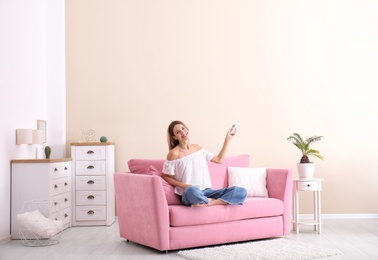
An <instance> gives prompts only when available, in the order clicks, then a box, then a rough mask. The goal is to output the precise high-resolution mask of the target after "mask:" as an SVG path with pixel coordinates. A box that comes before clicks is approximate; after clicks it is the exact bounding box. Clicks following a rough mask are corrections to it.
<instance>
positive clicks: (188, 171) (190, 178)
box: [163, 148, 214, 195]
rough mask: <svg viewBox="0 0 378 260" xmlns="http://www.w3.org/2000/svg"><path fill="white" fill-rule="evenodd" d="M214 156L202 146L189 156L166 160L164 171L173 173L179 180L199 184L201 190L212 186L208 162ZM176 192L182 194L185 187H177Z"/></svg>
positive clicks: (168, 173)
mask: <svg viewBox="0 0 378 260" xmlns="http://www.w3.org/2000/svg"><path fill="white" fill-rule="evenodd" d="M213 157H214V154H212V153H210V152H208V151H206V150H205V149H204V148H202V149H200V150H198V151H197V152H194V153H192V154H190V155H188V156H185V157H182V158H179V159H176V160H166V161H165V162H164V165H163V173H164V174H167V175H172V176H173V178H174V179H175V180H177V181H180V182H184V183H187V184H191V185H194V186H197V187H198V188H199V189H201V190H204V189H206V188H211V179H210V173H209V168H208V162H209V161H211V159H213ZM175 193H176V194H178V195H182V193H183V189H182V188H180V187H175Z"/></svg>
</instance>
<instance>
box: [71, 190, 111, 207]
mask: <svg viewBox="0 0 378 260" xmlns="http://www.w3.org/2000/svg"><path fill="white" fill-rule="evenodd" d="M105 204H106V192H105V191H77V192H76V205H105Z"/></svg>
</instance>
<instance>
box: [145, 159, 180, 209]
mask: <svg viewBox="0 0 378 260" xmlns="http://www.w3.org/2000/svg"><path fill="white" fill-rule="evenodd" d="M147 174H148V175H156V176H159V177H160V181H161V184H162V185H163V189H164V193H165V198H166V199H167V203H168V205H182V204H181V199H180V196H179V195H177V194H175V187H174V186H172V185H171V184H169V183H168V182H166V181H165V180H164V179H163V178H161V171H158V170H157V169H156V168H155V166H153V165H150V167H149V168H148V169H147Z"/></svg>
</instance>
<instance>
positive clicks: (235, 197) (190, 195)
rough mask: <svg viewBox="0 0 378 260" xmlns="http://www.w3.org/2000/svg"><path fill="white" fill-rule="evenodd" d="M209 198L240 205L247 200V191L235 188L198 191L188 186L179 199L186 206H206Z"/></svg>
mask: <svg viewBox="0 0 378 260" xmlns="http://www.w3.org/2000/svg"><path fill="white" fill-rule="evenodd" d="M209 198H212V199H220V200H223V201H224V202H227V203H228V204H241V205H242V204H243V203H244V201H245V199H246V198H247V191H246V189H244V188H241V187H236V186H233V187H230V188H222V189H218V190H213V189H211V188H207V189H204V190H200V189H199V188H197V187H195V186H190V187H189V188H187V189H186V190H184V192H183V194H182V197H181V202H182V204H184V205H186V206H190V205H197V204H208V203H209Z"/></svg>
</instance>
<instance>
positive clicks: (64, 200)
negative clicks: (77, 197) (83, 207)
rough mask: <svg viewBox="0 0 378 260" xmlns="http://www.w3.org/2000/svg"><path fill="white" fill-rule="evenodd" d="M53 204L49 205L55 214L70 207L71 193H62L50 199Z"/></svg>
mask: <svg viewBox="0 0 378 260" xmlns="http://www.w3.org/2000/svg"><path fill="white" fill-rule="evenodd" d="M51 199H52V200H53V201H54V203H52V205H51V211H52V212H56V211H59V210H62V209H65V208H68V207H70V206H71V192H66V193H62V194H59V195H56V196H53V197H52V198H51Z"/></svg>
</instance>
